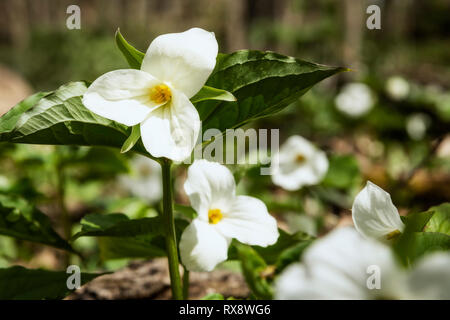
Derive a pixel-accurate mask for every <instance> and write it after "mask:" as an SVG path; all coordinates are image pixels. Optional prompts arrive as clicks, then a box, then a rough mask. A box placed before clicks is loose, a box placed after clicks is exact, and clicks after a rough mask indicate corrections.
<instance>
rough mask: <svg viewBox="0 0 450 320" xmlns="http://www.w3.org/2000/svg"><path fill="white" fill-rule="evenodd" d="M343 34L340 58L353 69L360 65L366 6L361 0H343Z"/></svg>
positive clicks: (357, 68) (358, 67)
mask: <svg viewBox="0 0 450 320" xmlns="http://www.w3.org/2000/svg"><path fill="white" fill-rule="evenodd" d="M343 10H344V18H345V28H344V30H345V34H344V41H343V43H342V45H343V47H342V60H343V63H344V65H345V66H348V67H350V68H352V69H354V70H359V69H360V67H361V44H362V35H363V31H364V28H365V19H364V17H365V12H366V7H365V6H364V1H362V0H356V1H355V0H344V1H343Z"/></svg>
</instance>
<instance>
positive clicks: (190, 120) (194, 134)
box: [141, 89, 200, 161]
mask: <svg viewBox="0 0 450 320" xmlns="http://www.w3.org/2000/svg"><path fill="white" fill-rule="evenodd" d="M199 132H200V117H199V115H198V112H197V109H195V107H194V106H193V105H192V103H191V102H190V101H189V99H188V98H187V97H186V96H185V95H184V94H183V93H182V92H180V91H177V90H175V89H172V100H171V101H170V102H169V103H166V104H165V105H163V106H160V107H159V108H157V109H156V110H154V111H153V112H151V113H150V114H149V116H148V117H147V119H146V120H145V121H144V122H142V123H141V138H142V142H143V143H144V146H145V148H146V149H147V151H148V152H150V154H151V155H152V156H154V157H156V158H160V157H165V158H169V159H171V160H174V161H183V160H184V159H186V158H187V157H188V156H190V154H191V152H192V150H193V149H194V147H195V144H196V142H197V138H198V134H199Z"/></svg>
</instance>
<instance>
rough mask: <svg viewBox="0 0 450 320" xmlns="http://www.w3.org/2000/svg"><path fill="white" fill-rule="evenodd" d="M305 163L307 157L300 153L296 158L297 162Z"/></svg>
mask: <svg viewBox="0 0 450 320" xmlns="http://www.w3.org/2000/svg"><path fill="white" fill-rule="evenodd" d="M305 161H306V157H305V156H304V155H303V154H301V153H299V154H297V155H296V156H295V162H297V163H298V164H302V163H303V162H305Z"/></svg>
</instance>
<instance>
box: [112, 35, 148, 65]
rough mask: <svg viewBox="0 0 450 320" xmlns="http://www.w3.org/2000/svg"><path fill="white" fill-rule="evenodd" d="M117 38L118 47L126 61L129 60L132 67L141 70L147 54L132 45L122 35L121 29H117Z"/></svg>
mask: <svg viewBox="0 0 450 320" xmlns="http://www.w3.org/2000/svg"><path fill="white" fill-rule="evenodd" d="M115 38H116V44H117V47H118V48H119V50H120V51H121V52H122V54H123V55H124V56H125V59H127V61H128V64H129V65H130V67H131V68H133V69H140V68H141V64H142V60H143V59H144V56H145V53H143V52H141V51H139V50H137V49H136V48H134V47H133V46H132V45H130V44H129V43H128V42H127V41H126V40H125V38H124V37H123V36H122V34H121V33H120V29H117V31H116V37H115Z"/></svg>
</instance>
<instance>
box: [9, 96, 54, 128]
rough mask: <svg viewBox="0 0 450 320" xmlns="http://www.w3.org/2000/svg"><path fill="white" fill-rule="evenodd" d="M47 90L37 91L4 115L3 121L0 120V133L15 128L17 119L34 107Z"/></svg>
mask: <svg viewBox="0 0 450 320" xmlns="http://www.w3.org/2000/svg"><path fill="white" fill-rule="evenodd" d="M47 94H48V93H47V92H38V93H35V94H33V95H31V96H29V97H28V98H26V99H25V100H23V101H21V102H19V103H18V104H17V105H16V106H15V107H14V108H13V109H11V110H10V111H9V112H7V113H6V114H5V115H3V116H2V118H1V119H2V121H1V122H0V133H1V132H7V131H11V130H12V129H14V127H15V125H16V123H17V121H18V120H19V118H20V117H21V115H22V113H24V112H25V111H27V110H29V109H30V108H31V107H33V106H34V105H35V104H36V103H37V102H38V101H39V100H41V98H43V97H45V96H46V95H47Z"/></svg>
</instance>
